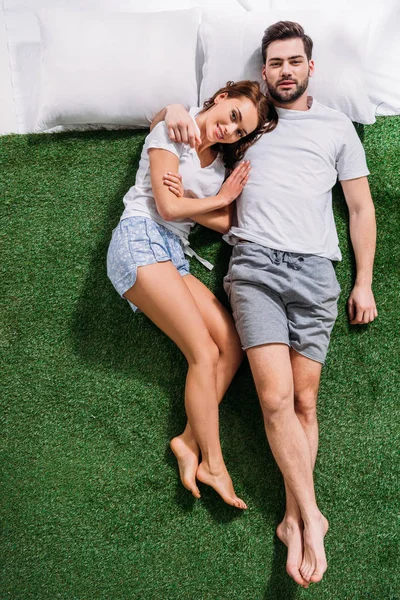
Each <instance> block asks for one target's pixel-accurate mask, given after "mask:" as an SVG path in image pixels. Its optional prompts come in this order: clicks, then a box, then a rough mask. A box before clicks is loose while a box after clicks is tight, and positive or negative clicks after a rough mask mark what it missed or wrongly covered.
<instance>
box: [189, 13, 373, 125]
mask: <svg viewBox="0 0 400 600" xmlns="http://www.w3.org/2000/svg"><path fill="white" fill-rule="evenodd" d="M225 17H226V15H225ZM280 20H290V21H296V22H298V23H300V24H301V25H302V26H303V27H304V30H305V33H306V34H308V35H309V36H310V37H311V38H312V40H313V42H314V49H313V58H314V60H315V66H316V69H315V75H314V76H313V77H312V78H311V79H310V88H309V89H310V94H311V95H313V96H314V97H315V98H316V99H317V100H318V101H319V102H321V103H322V104H325V105H326V106H330V107H331V108H335V109H337V110H340V111H342V112H344V113H345V114H347V115H348V116H349V117H350V119H351V120H352V121H355V122H358V123H374V121H375V107H374V106H373V105H372V103H371V102H370V100H369V98H368V93H367V88H366V82H365V72H364V60H363V56H364V54H365V48H366V45H367V42H368V34H369V17H368V15H365V16H363V15H362V14H360V13H359V12H353V11H335V12H332V13H327V12H326V11H324V12H318V11H311V10H310V11H306V10H304V11H303V10H292V11H268V12H247V13H245V14H243V15H240V16H238V15H230V18H229V23H226V25H225V26H224V27H221V23H223V22H224V16H223V15H222V14H221V13H218V12H211V11H210V12H208V13H206V14H204V15H203V19H202V24H201V28H200V34H201V39H202V45H203V50H204V55H205V62H204V66H203V80H202V84H201V88H200V102H201V103H202V102H203V101H204V100H205V99H207V98H209V97H210V96H212V95H213V94H214V93H215V91H216V90H217V89H218V88H220V87H221V86H223V85H225V83H226V82H227V81H228V80H233V81H237V80H239V79H257V80H259V81H261V68H262V56H261V39H262V36H263V34H264V31H265V29H266V28H267V27H268V26H269V25H272V24H273V23H276V22H277V21H280Z"/></svg>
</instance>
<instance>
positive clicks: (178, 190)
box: [163, 171, 185, 198]
mask: <svg viewBox="0 0 400 600" xmlns="http://www.w3.org/2000/svg"><path fill="white" fill-rule="evenodd" d="M163 184H164V185H166V186H167V188H168V189H169V191H170V192H172V193H173V194H175V196H176V197H177V198H183V196H184V195H185V190H184V189H183V185H182V175H179V173H172V171H168V173H166V174H165V175H164V177H163Z"/></svg>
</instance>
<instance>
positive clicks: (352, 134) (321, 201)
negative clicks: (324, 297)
mask: <svg viewBox="0 0 400 600" xmlns="http://www.w3.org/2000/svg"><path fill="white" fill-rule="evenodd" d="M310 101H311V102H312V104H311V106H310V108H309V110H306V111H298V110H290V109H282V108H278V109H277V110H278V113H279V123H278V125H277V127H276V128H275V129H274V131H272V132H271V133H266V134H265V135H263V136H262V137H261V139H260V140H259V141H258V142H257V143H256V144H254V145H253V146H251V147H250V148H249V149H248V151H247V152H246V157H245V158H246V160H250V162H251V172H250V177H249V181H248V183H247V184H246V187H245V188H244V190H243V192H242V194H241V196H240V197H239V198H238V200H237V201H236V207H237V225H236V226H233V227H231V229H230V231H229V233H228V234H227V235H226V236H224V239H225V241H227V242H228V243H230V244H232V245H234V244H236V243H237V241H238V239H239V238H241V239H244V240H249V241H252V242H256V243H258V244H260V245H262V246H267V247H269V248H273V249H274V250H282V251H285V252H298V253H303V254H314V255H317V256H323V257H326V258H329V259H331V260H341V253H340V250H339V245H338V237H337V232H336V226H335V221H334V218H333V211H332V188H333V186H334V185H335V183H336V181H337V179H338V178H339V181H342V180H346V179H355V178H357V177H363V176H365V175H369V171H368V168H367V164H366V160H365V153H364V149H363V146H362V144H361V142H360V140H359V137H358V135H357V132H356V130H355V128H354V126H353V124H352V122H351V121H350V119H349V118H348V117H347V116H346V115H344V114H343V113H341V112H338V111H336V110H333V109H331V108H328V107H326V106H323V105H322V104H319V102H317V101H316V100H312V99H310Z"/></svg>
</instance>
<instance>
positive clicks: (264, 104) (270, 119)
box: [201, 80, 278, 169]
mask: <svg viewBox="0 0 400 600" xmlns="http://www.w3.org/2000/svg"><path fill="white" fill-rule="evenodd" d="M225 93H226V94H227V95H228V98H240V97H245V98H248V99H249V100H251V101H252V103H253V104H254V106H255V107H256V109H257V115H258V122H257V127H256V129H255V130H254V131H253V132H252V133H249V134H248V135H246V137H244V138H242V139H239V140H238V141H237V142H234V143H233V144H214V145H213V148H215V149H216V150H217V151H218V152H219V153H220V154H221V155H222V158H223V161H224V163H225V167H226V168H227V169H233V167H234V166H235V163H236V162H238V161H240V160H242V158H243V156H244V154H245V152H246V150H247V149H248V148H250V146H252V145H253V144H254V143H255V142H256V141H257V140H258V139H259V138H260V137H261V136H262V135H264V133H269V132H270V131H272V130H273V129H275V127H276V126H277V124H278V113H277V111H276V109H275V107H274V105H273V104H272V102H271V100H270V99H269V98H267V97H266V96H265V95H264V94H263V93H262V92H261V88H260V84H259V83H258V81H248V80H243V81H237V82H236V83H234V82H233V81H228V82H227V84H226V86H225V87H223V88H221V89H220V90H218V92H216V93H215V94H214V95H213V96H212V98H209V99H208V100H206V101H205V102H204V104H203V109H202V111H201V112H205V111H206V110H210V108H212V107H213V106H214V101H215V98H216V97H217V96H219V94H225Z"/></svg>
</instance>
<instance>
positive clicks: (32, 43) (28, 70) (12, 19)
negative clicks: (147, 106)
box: [3, 0, 243, 133]
mask: <svg viewBox="0 0 400 600" xmlns="http://www.w3.org/2000/svg"><path fill="white" fill-rule="evenodd" d="M232 2H235V0H232ZM3 5H4V18H5V21H6V25H7V38H8V40H7V41H8V60H9V65H10V71H11V81H12V90H13V97H14V104H15V113H16V117H17V124H18V132H19V133H27V132H31V131H33V130H34V128H35V124H36V117H37V112H38V102H39V84H40V81H39V78H40V63H41V54H40V31H39V23H38V20H37V17H36V14H35V13H34V12H33V11H34V10H36V11H40V10H46V9H50V8H52V9H54V8H57V9H65V10H82V9H84V10H86V9H98V10H106V11H108V12H131V13H137V12H153V11H169V10H181V9H187V8H193V7H195V6H197V5H198V2H196V0H146V5H145V7H144V5H143V0H3ZM242 10H243V9H242ZM198 54H199V57H198V61H197V65H196V68H197V80H198V82H199V81H200V77H201V67H202V52H199V53H198Z"/></svg>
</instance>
